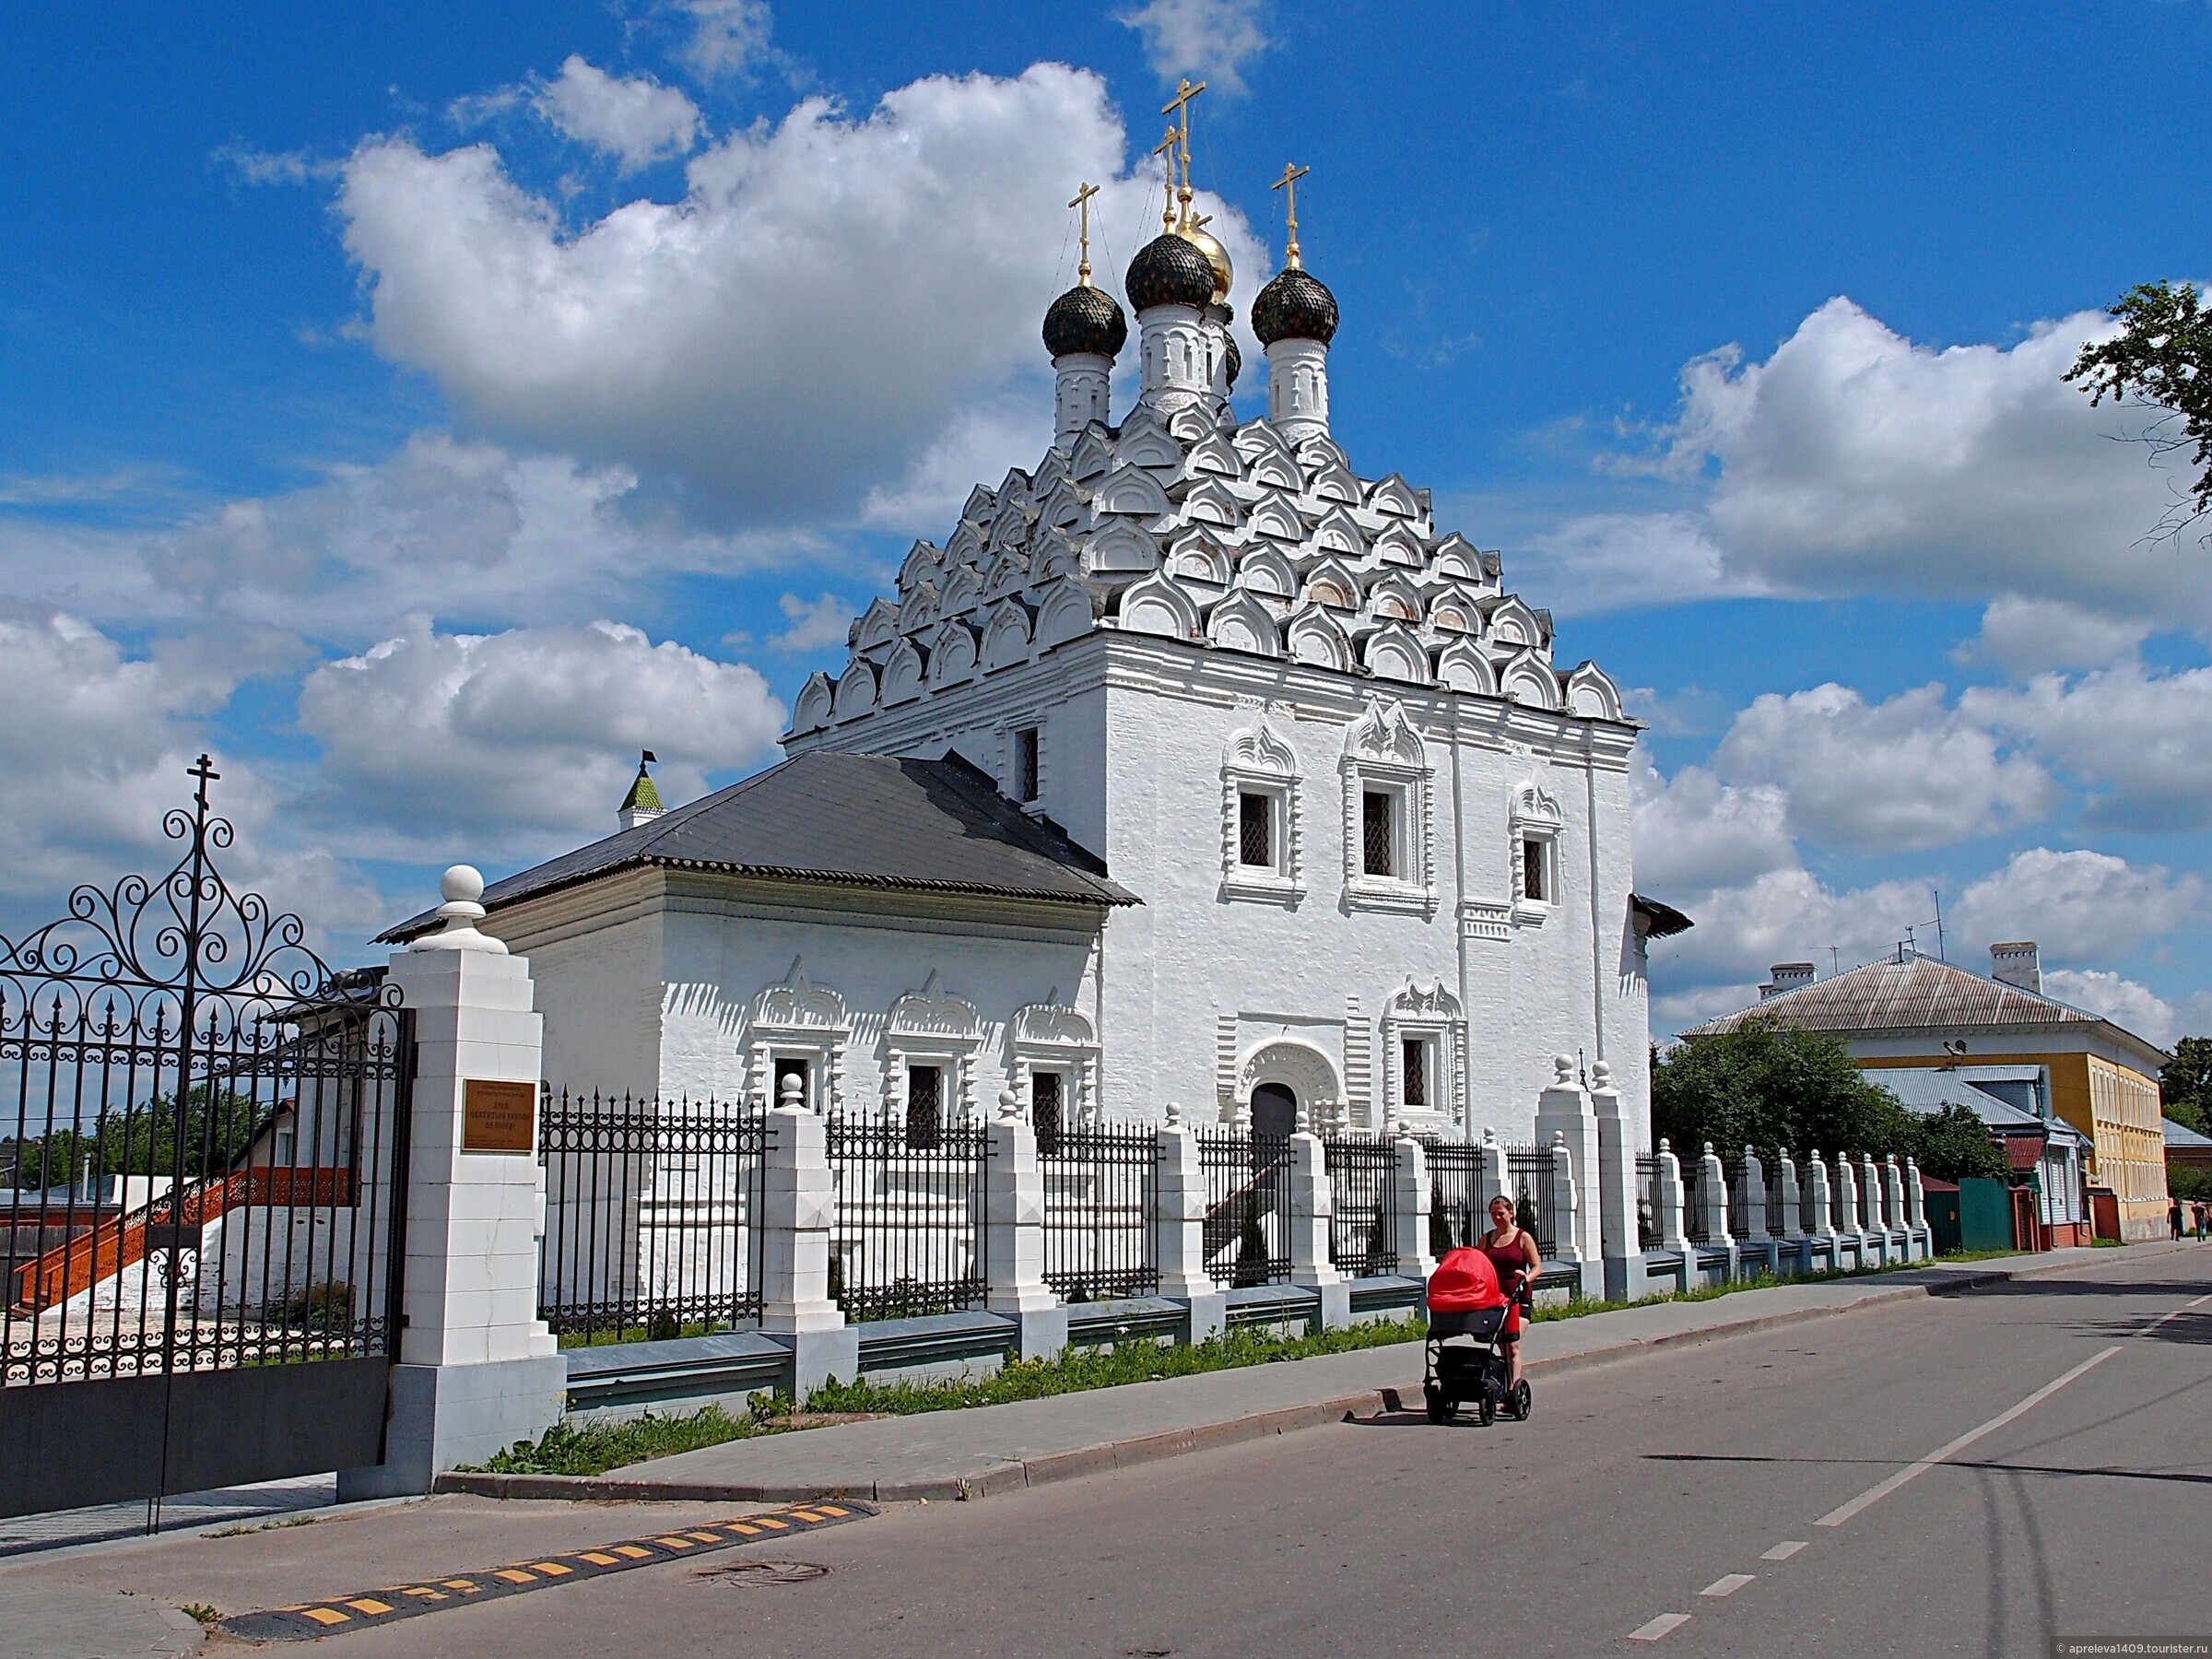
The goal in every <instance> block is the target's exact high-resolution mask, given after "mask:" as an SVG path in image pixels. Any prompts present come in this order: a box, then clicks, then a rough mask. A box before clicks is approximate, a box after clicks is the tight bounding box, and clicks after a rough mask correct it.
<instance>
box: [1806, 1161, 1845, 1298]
mask: <svg viewBox="0 0 2212 1659" xmlns="http://www.w3.org/2000/svg"><path fill="white" fill-rule="evenodd" d="M1805 1175H1806V1183H1805V1203H1806V1219H1805V1230H1806V1246H1805V1270H1806V1272H1807V1273H1810V1272H1812V1270H1813V1252H1814V1250H1815V1248H1816V1247H1817V1245H1818V1244H1826V1245H1827V1246H1828V1270H1829V1271H1830V1273H1835V1272H1839V1271H1841V1268H1842V1266H1843V1250H1842V1246H1841V1243H1840V1242H1839V1241H1838V1240H1837V1237H1836V1211H1835V1199H1834V1196H1833V1194H1830V1191H1829V1188H1828V1166H1827V1165H1826V1164H1824V1163H1822V1162H1821V1161H1820V1148H1819V1147H1814V1148H1813V1151H1812V1156H1811V1157H1809V1158H1807V1159H1806V1160H1805Z"/></svg>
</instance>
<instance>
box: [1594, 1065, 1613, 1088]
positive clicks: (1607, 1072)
mask: <svg viewBox="0 0 2212 1659" xmlns="http://www.w3.org/2000/svg"><path fill="white" fill-rule="evenodd" d="M1590 1087H1591V1088H1612V1087H1613V1063H1612V1062H1611V1061H1610V1060H1593V1061H1591V1062H1590Z"/></svg>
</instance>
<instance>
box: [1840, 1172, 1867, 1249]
mask: <svg viewBox="0 0 2212 1659" xmlns="http://www.w3.org/2000/svg"><path fill="white" fill-rule="evenodd" d="M1835 1182H1836V1193H1835V1206H1836V1233H1837V1236H1838V1237H1840V1238H1842V1239H1847V1240H1851V1241H1855V1242H1856V1243H1857V1245H1858V1260H1857V1262H1856V1264H1855V1265H1858V1266H1861V1267H1864V1266H1865V1265H1866V1230H1865V1227H1864V1225H1862V1223H1861V1222H1860V1220H1859V1175H1858V1171H1856V1170H1854V1169H1853V1168H1852V1167H1851V1154H1850V1153H1848V1152H1839V1153H1837V1154H1836V1171H1835ZM1836 1265H1837V1266H1839V1267H1841V1265H1842V1263H1841V1262H1838V1263H1837V1264H1836Z"/></svg>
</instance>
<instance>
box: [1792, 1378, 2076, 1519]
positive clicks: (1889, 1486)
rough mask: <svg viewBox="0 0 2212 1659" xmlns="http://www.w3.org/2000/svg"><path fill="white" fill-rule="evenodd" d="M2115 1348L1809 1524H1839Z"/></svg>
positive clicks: (2039, 1400) (2020, 1413)
mask: <svg viewBox="0 0 2212 1659" xmlns="http://www.w3.org/2000/svg"><path fill="white" fill-rule="evenodd" d="M2119 1351H2120V1347H2119V1345H2118V1344H2117V1343H2114V1344H2113V1345H2112V1347H2108V1348H2105V1349H2103V1350H2101V1351H2100V1352H2099V1353H2095V1354H2091V1355H2090V1356H2089V1357H2088V1359H2084V1360H2083V1361H2082V1362H2081V1363H2080V1364H2079V1365H2077V1366H2076V1367H2075V1368H2074V1369H2073V1370H2072V1371H2068V1372H2066V1374H2065V1376H2063V1377H2058V1378H2054V1379H2053V1380H2052V1381H2051V1382H2046V1383H2044V1384H2043V1385H2042V1386H2041V1388H2039V1389H2037V1390H2036V1391H2035V1392H2034V1393H2033V1394H2030V1395H2029V1396H2028V1397H2027V1398H2026V1399H2024V1400H2022V1401H2021V1402H2020V1403H2019V1404H2018V1406H2012V1407H2011V1408H2010V1409H2008V1410H2006V1411H2001V1412H1999V1413H1998V1414H1997V1415H1996V1416H1995V1417H1994V1418H1990V1419H1989V1421H1988V1422H1986V1423H1983V1425H1982V1426H1981V1427H1980V1428H1978V1429H1969V1430H1967V1431H1966V1432H1965V1433H1964V1434H1962V1435H1960V1436H1959V1438H1958V1439H1957V1440H1955V1441H1950V1442H1949V1443H1947V1444H1946V1445H1942V1446H1938V1447H1937V1448H1936V1449H1935V1451H1933V1452H1931V1453H1928V1454H1927V1456H1925V1457H1924V1458H1922V1459H1921V1460H1920V1461H1919V1462H1918V1463H1914V1464H1908V1465H1905V1467H1903V1468H1901V1469H1900V1470H1899V1471H1898V1472H1897V1473H1896V1474H1894V1475H1892V1476H1890V1477H1889V1478H1888V1479H1887V1480H1884V1481H1881V1482H1878V1483H1877V1484H1876V1485H1874V1486H1870V1487H1868V1488H1866V1489H1865V1491H1863V1492H1861V1493H1860V1494H1859V1495H1858V1496H1857V1497H1856V1498H1853V1500H1851V1501H1850V1502H1849V1503H1846V1504H1842V1505H1841V1506H1839V1507H1838V1508H1835V1509H1832V1510H1830V1511H1829V1512H1828V1513H1827V1514H1825V1515H1823V1516H1821V1517H1820V1519H1819V1520H1818V1521H1816V1522H1814V1523H1813V1524H1814V1525H1815V1526H1841V1525H1842V1524H1843V1523H1844V1522H1846V1521H1848V1520H1850V1519H1851V1518H1852V1517H1853V1515H1855V1514H1858V1513H1859V1512H1861V1511H1863V1510H1866V1509H1870V1508H1872V1507H1873V1506H1874V1505H1875V1504H1877V1503H1879V1502H1880V1501H1881V1500H1883V1499H1885V1498H1887V1497H1888V1496H1889V1494H1890V1493H1892V1492H1894V1491H1896V1490H1897V1488H1900V1487H1901V1486H1903V1485H1905V1484H1906V1483H1907V1482H1908V1481H1912V1480H1917V1479H1919V1478H1920V1477H1922V1476H1923V1475H1925V1474H1926V1473H1927V1472H1928V1471H1929V1470H1930V1469H1932V1468H1934V1467H1935V1465H1937V1464H1939V1463H1941V1462H1943V1461H1944V1460H1945V1459H1946V1458H1947V1457H1952V1456H1955V1455H1956V1454H1958V1453H1960V1452H1963V1451H1965V1450H1966V1449H1967V1447H1969V1446H1971V1445H1972V1444H1973V1443H1974V1442H1975V1441H1978V1440H1980V1439H1981V1438H1982V1437H1983V1435H1985V1434H1994V1433H1995V1432H1996V1431H1997V1430H2000V1429H2002V1428H2004V1427H2005V1425H2006V1424H2007V1423H2009V1422H2011V1421H2012V1420H2013V1419H2014V1418H2018V1417H2021V1416H2024V1415H2025V1414H2027V1413H2028V1412H2030V1411H2032V1410H2034V1409H2035V1407H2037V1406H2041V1404H2042V1403H2043V1402H2044V1401H2045V1400H2047V1399H2049V1398H2050V1397H2051V1396H2052V1395H2053V1394H2056V1393H2057V1392H2058V1391H2059V1390H2060V1389H2062V1388H2064V1387H2065V1385H2066V1384H2067V1383H2069V1382H2073V1381H2074V1380H2075V1379H2076V1378H2077V1377H2079V1376H2082V1375H2084V1374H2085V1373H2086V1372H2088V1371H2089V1370H2090V1369H2091V1368H2092V1367H2095V1366H2099V1365H2101V1364H2103V1363H2104V1362H2105V1361H2106V1360H2107V1359H2111V1358H2112V1356H2113V1355H2114V1354H2116V1353H2118V1352H2119Z"/></svg>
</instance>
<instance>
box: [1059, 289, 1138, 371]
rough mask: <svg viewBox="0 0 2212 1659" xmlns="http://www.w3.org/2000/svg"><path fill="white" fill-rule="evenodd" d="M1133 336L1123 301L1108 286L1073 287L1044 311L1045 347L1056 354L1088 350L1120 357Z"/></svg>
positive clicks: (1095, 353)
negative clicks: (1125, 314) (1122, 304)
mask: <svg viewBox="0 0 2212 1659" xmlns="http://www.w3.org/2000/svg"><path fill="white" fill-rule="evenodd" d="M1128 338H1129V320H1128V318H1126V317H1124V316H1123V315H1122V308H1121V304H1120V302H1119V301H1118V300H1115V299H1114V297H1113V296H1112V294H1110V293H1108V292H1107V291H1106V290H1105V289H1104V288H1090V287H1088V286H1083V287H1078V288H1069V289H1068V290H1067V292H1066V293H1065V294H1063V295H1061V296H1060V298H1059V299H1057V300H1053V303H1052V305H1051V306H1050V307H1049V308H1048V309H1047V310H1046V312H1045V313H1044V348H1045V350H1047V351H1049V352H1051V353H1052V354H1053V356H1054V357H1065V356H1066V355H1067V354H1068V353H1069V352H1071V351H1088V352H1090V353H1092V354H1094V355H1095V356H1098V357H1104V358H1110V357H1118V356H1120V355H1121V350H1122V346H1123V343H1124V341H1126V340H1127V339H1128Z"/></svg>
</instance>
